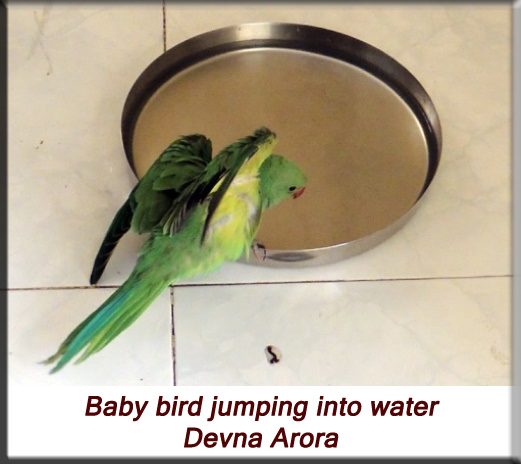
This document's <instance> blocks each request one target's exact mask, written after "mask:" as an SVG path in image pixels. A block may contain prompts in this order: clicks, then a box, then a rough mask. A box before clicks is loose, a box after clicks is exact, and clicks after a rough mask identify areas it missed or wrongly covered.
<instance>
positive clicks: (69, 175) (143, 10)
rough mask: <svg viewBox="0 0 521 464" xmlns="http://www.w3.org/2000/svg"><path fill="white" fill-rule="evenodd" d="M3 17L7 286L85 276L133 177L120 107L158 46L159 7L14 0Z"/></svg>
mask: <svg viewBox="0 0 521 464" xmlns="http://www.w3.org/2000/svg"><path fill="white" fill-rule="evenodd" d="M8 20H9V28H8V29H9V41H8V55H9V56H8V64H9V66H8V68H9V74H8V81H9V87H8V94H9V108H8V112H9V113H8V114H9V118H8V119H9V141H8V143H9V146H8V150H9V165H8V170H9V171H8V182H9V184H8V189H9V221H8V223H9V226H8V227H9V229H8V233H9V258H10V261H9V286H10V288H19V287H40V286H44V287H47V286H64V285H86V284H88V276H89V273H90V266H91V265H92V261H93V259H94V256H95V253H96V252H97V247H98V246H99V243H100V241H101V239H102V237H103V235H104V234H105V230H106V228H107V227H108V225H109V222H110V220H111V219H112V216H113V214H114V213H115V212H116V210H117V208H119V206H120V204H121V203H122V202H123V200H124V199H125V198H126V197H127V195H128V193H129V192H130V189H131V188H132V186H133V185H134V183H135V179H134V176H133V174H132V172H131V170H130V168H129V165H128V163H127V161H126V158H125V155H124V152H123V147H122V143H121V135H120V119H121V112H122V109H123V103H124V100H125V98H126V96H127V93H128V91H129V90H130V87H131V86H132V84H133V83H134V81H135V79H136V78H137V77H138V75H139V74H140V73H141V71H142V70H143V69H144V68H145V67H146V66H147V65H148V64H149V63H150V62H151V61H152V60H153V59H154V58H156V57H157V56H158V55H160V54H161V53H162V51H163V39H162V6H161V3H159V2H155V3H150V4H147V5H137V4H136V5H134V4H133V5H127V6H125V5H110V6H107V5H101V4H100V5H98V4H97V3H96V4H92V5H81V6H77V5H73V4H70V5H68V4H60V3H58V4H56V3H48V2H47V3H43V4H35V5H32V4H25V3H23V4H13V5H10V6H9V19H8ZM129 244H130V246H128V248H127V254H128V255H129V256H133V252H134V251H135V248H136V247H135V246H134V242H132V241H130V242H127V245H129ZM124 255H125V254H124ZM123 261H124V260H123ZM124 262H125V261H124ZM125 263H126V262H125ZM129 267H130V265H129V264H126V267H125V270H124V271H123V274H125V275H126V274H127V273H128V272H127V271H128V268H129ZM107 277H108V280H105V281H104V283H108V284H110V283H114V282H115V281H118V282H121V281H122V280H123V278H121V277H120V278H119V279H115V278H113V279H111V278H110V275H108V276H107Z"/></svg>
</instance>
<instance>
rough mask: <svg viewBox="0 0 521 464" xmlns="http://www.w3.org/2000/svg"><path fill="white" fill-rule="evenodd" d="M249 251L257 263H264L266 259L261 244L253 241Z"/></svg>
mask: <svg viewBox="0 0 521 464" xmlns="http://www.w3.org/2000/svg"><path fill="white" fill-rule="evenodd" d="M251 251H252V252H253V254H254V256H255V258H257V259H258V260H259V261H264V260H265V259H266V247H265V246H264V244H263V243H262V242H259V241H258V240H254V241H253V242H252V244H251Z"/></svg>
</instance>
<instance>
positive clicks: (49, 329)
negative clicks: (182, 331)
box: [8, 289, 173, 388]
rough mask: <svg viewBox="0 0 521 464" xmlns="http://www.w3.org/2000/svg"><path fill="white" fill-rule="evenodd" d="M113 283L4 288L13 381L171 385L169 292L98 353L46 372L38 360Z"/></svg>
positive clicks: (28, 383) (22, 383)
mask: <svg viewBox="0 0 521 464" xmlns="http://www.w3.org/2000/svg"><path fill="white" fill-rule="evenodd" d="M112 292H113V290H112V289H84V290H72V289H67V290H22V291H12V290H11V291H9V293H8V305H9V306H8V307H9V310H8V379H9V387H11V388H16V387H17V386H33V385H39V386H88V385H92V386H94V385H97V386H110V385H134V386H146V385H157V386H159V385H165V386H166V385H172V384H173V362H172V344H171V324H170V322H171V308H170V292H169V290H166V291H165V292H164V293H163V294H162V295H161V296H160V297H159V298H158V299H157V300H156V301H155V302H154V303H152V305H151V306H150V308H148V310H147V311H145V313H144V314H143V315H142V316H141V318H140V319H138V320H137V321H136V322H135V323H134V324H133V325H131V326H130V327H129V328H128V329H127V330H126V331H124V332H123V333H121V334H120V335H119V336H118V337H117V338H115V339H114V340H113V341H112V342H111V343H110V344H109V345H107V346H106V347H105V348H104V349H103V350H101V351H100V352H99V353H96V354H95V355H93V356H92V357H90V358H89V359H87V360H86V361H85V362H83V363H82V364H79V365H74V364H71V363H70V364H68V365H67V366H65V367H64V368H63V369H62V370H61V371H59V372H57V373H55V374H53V375H49V374H48V372H49V369H50V367H49V366H43V365H41V364H38V363H39V362H40V361H42V360H43V359H45V358H47V357H48V356H50V355H52V354H53V353H54V352H55V351H56V349H57V348H58V346H59V344H60V343H61V342H62V341H63V340H64V338H65V337H66V336H67V335H68V334H69V333H70V331H71V330H73V329H74V327H76V325H77V324H79V323H80V322H81V321H82V320H83V319H84V318H85V317H87V316H88V315H89V314H90V313H91V312H92V311H94V310H95V309H96V308H97V307H98V306H99V305H100V304H101V303H103V301H105V299H106V298H107V297H108V296H109V295H110V294H111V293H112Z"/></svg>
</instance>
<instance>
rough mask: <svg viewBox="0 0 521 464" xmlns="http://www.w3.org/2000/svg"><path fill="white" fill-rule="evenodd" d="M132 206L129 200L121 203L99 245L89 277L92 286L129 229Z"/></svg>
mask: <svg viewBox="0 0 521 464" xmlns="http://www.w3.org/2000/svg"><path fill="white" fill-rule="evenodd" d="M132 214H133V212H132V206H131V204H130V200H127V201H126V202H125V203H123V206H122V207H121V208H120V209H119V211H118V212H117V213H116V216H114V219H113V220H112V223H111V224H110V227H109V229H108V230H107V233H106V234H105V238H104V239H103V242H102V243H101V246H100V249H99V251H98V254H97V255H96V259H95V260H94V266H93V267H92V273H91V275H90V284H91V285H94V284H95V283H96V282H97V281H98V280H99V278H100V277H101V274H103V271H104V270H105V267H106V266H107V263H108V261H109V259H110V256H111V255H112V252H113V251H114V248H116V245H117V244H118V242H119V239H120V238H121V237H123V235H125V234H126V233H127V232H128V230H129V229H130V224H131V222H132Z"/></svg>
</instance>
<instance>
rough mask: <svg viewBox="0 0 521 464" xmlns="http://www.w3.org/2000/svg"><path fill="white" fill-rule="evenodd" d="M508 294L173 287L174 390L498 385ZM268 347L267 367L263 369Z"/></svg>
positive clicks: (490, 284) (449, 287)
mask: <svg viewBox="0 0 521 464" xmlns="http://www.w3.org/2000/svg"><path fill="white" fill-rule="evenodd" d="M510 285H511V281H510V278H488V279H443V280H411V281H379V282H350V283H317V284H279V285H276V284H265V285H236V286H215V287H205V288H200V287H193V288H186V287H185V288H175V291H174V296H175V305H174V323H175V325H174V327H175V333H176V353H177V354H176V366H177V374H176V378H177V384H178V385H510V384H511V380H510V369H511V358H510V317H511V316H510V314H511V312H510V307H511V306H510V305H511V302H510ZM268 345H273V346H275V347H276V348H278V349H279V350H280V352H281V354H282V358H281V360H280V362H279V363H275V364H270V363H268V360H267V358H266V356H265V352H264V349H265V347H266V346H268Z"/></svg>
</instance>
